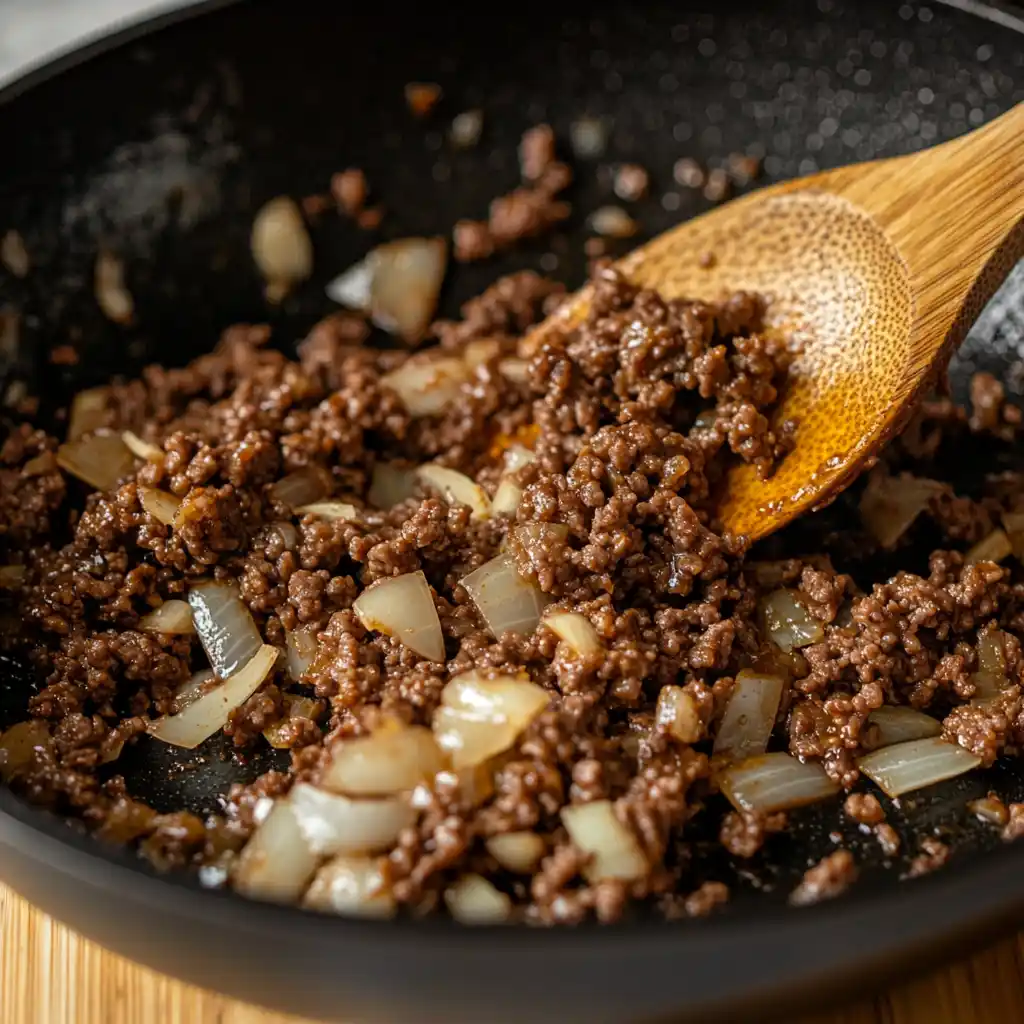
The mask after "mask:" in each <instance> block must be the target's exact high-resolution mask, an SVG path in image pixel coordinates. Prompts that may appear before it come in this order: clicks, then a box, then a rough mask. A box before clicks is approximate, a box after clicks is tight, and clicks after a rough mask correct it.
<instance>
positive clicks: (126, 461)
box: [57, 434, 135, 491]
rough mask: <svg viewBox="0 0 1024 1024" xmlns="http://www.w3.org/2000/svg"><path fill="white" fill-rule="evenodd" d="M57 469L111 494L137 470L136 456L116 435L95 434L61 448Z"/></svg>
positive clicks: (58, 453)
mask: <svg viewBox="0 0 1024 1024" xmlns="http://www.w3.org/2000/svg"><path fill="white" fill-rule="evenodd" d="M57 465H58V466H60V468H61V469H63V470H65V471H67V472H68V473H70V474H71V475H72V476H75V477H78V479H79V480H83V481H85V483H87V484H89V486H90V487H95V488H96V490H98V491H112V490H113V489H114V488H115V487H116V486H117V483H118V481H119V480H121V479H122V478H124V477H126V476H128V474H129V473H131V471H132V470H133V469H134V468H135V456H133V455H132V453H131V452H130V451H128V449H127V448H126V447H125V445H124V441H122V440H121V438H119V437H117V436H116V435H114V434H92V435H90V436H89V437H85V438H82V440H80V441H66V442H65V443H64V444H62V445H61V446H60V447H59V448H58V449H57Z"/></svg>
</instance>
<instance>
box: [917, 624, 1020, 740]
mask: <svg viewBox="0 0 1024 1024" xmlns="http://www.w3.org/2000/svg"><path fill="white" fill-rule="evenodd" d="M971 682H973V683H974V700H976V701H979V700H981V701H983V700H990V699H991V698H993V697H998V696H999V694H1000V693H1002V692H1003V690H1005V689H1006V688H1007V687H1008V686H1009V685H1010V680H1009V678H1008V677H1007V675H1006V653H1005V649H1004V647H1003V633H1002V630H999V629H983V630H980V631H979V633H978V671H977V672H975V673H974V675H972V676H971ZM910 738H911V737H909V736H908V737H907V739H910Z"/></svg>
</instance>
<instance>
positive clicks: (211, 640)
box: [188, 582, 263, 679]
mask: <svg viewBox="0 0 1024 1024" xmlns="http://www.w3.org/2000/svg"><path fill="white" fill-rule="evenodd" d="M188 603H189V604H190V605H191V607H192V621H193V622H194V623H195V626H196V632H197V633H198V634H199V640H200V643H202V645H203V650H204V651H206V656H207V658H209V659H210V665H211V667H212V668H213V671H214V672H216V673H217V676H218V678H220V679H226V678H227V677H228V676H230V675H232V674H233V673H235V672H237V671H238V670H239V669H240V668H242V667H243V666H244V665H245V664H246V663H247V662H248V661H249V659H250V658H251V657H252V656H253V655H254V654H255V653H256V651H258V650H259V648H260V645H261V644H262V643H263V640H262V639H261V638H260V631H259V630H258V629H257V628H256V623H255V622H253V620H252V615H250V614H249V609H248V608H247V607H246V606H245V603H244V602H243V601H242V598H241V597H240V596H239V594H238V588H237V587H236V586H235V585H234V584H233V583H222V582H211V583H197V584H196V585H195V586H194V587H193V588H192V589H191V590H190V591H189V592H188Z"/></svg>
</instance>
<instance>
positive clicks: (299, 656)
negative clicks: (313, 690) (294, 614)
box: [285, 629, 317, 682]
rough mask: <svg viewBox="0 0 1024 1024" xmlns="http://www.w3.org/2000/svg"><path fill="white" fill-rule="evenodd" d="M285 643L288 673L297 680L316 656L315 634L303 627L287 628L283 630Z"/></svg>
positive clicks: (307, 669)
mask: <svg viewBox="0 0 1024 1024" xmlns="http://www.w3.org/2000/svg"><path fill="white" fill-rule="evenodd" d="M285 645H286V648H287V649H286V652H285V666H286V667H287V669H288V675H289V676H291V678H292V679H293V680H294V681H295V682H298V681H299V680H300V679H301V678H302V677H303V676H304V675H305V674H306V673H307V672H308V671H309V667H310V665H312V664H313V659H314V658H315V657H316V648H317V639H316V634H315V633H311V632H309V631H308V630H304V629H289V630H287V631H286V632H285Z"/></svg>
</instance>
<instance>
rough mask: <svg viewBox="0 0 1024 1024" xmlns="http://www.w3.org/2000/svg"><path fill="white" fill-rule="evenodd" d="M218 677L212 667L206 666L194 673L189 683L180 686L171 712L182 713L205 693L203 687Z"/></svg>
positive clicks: (174, 713) (172, 702)
mask: <svg viewBox="0 0 1024 1024" xmlns="http://www.w3.org/2000/svg"><path fill="white" fill-rule="evenodd" d="M216 678H217V677H216V675H214V672H213V669H212V668H204V669H202V670H201V671H199V672H196V673H194V674H193V675H192V677H191V678H190V679H189V680H188V682H187V683H183V684H182V685H181V686H179V687H178V690H177V692H176V693H175V694H174V698H173V699H172V700H171V714H172V715H177V714H180V713H181V712H182V711H184V710H185V708H187V707H188V706H189V705H190V704H195V702H196V701H197V700H199V698H200V697H201V696H202V695H203V687H204V686H206V684H207V683H209V682H211V681H212V680H214V679H216Z"/></svg>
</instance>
